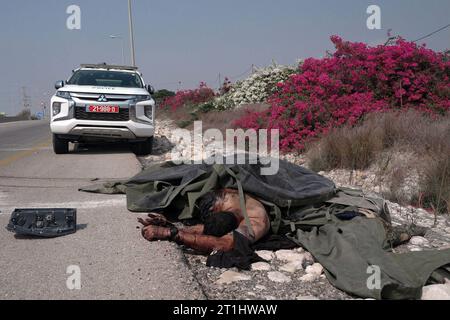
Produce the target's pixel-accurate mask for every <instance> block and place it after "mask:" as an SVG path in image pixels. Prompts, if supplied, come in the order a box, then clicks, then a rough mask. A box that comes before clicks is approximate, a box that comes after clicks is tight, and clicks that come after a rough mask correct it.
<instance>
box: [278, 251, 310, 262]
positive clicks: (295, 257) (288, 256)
mask: <svg viewBox="0 0 450 320" xmlns="http://www.w3.org/2000/svg"><path fill="white" fill-rule="evenodd" d="M275 256H276V257H277V259H278V260H281V261H287V262H292V261H302V262H303V260H305V256H304V255H303V254H301V253H297V252H295V251H294V250H278V251H277V252H275Z"/></svg>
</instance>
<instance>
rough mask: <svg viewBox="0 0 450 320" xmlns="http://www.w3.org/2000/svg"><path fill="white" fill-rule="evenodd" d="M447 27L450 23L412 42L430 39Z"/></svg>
mask: <svg viewBox="0 0 450 320" xmlns="http://www.w3.org/2000/svg"><path fill="white" fill-rule="evenodd" d="M448 27H450V23H449V24H447V25H446V26H443V27H442V28H439V29H437V30H435V31H433V32H431V33H429V34H427V35H425V36H423V37H421V38H419V39H417V40H414V41H413V42H417V41H420V40H423V39H426V38H428V37H431V36H432V35H434V34H436V33H438V32H441V31H442V30H445V29H447V28H448Z"/></svg>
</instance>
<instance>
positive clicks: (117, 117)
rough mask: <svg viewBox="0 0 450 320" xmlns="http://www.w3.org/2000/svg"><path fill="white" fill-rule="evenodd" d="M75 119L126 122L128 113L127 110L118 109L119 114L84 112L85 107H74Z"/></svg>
mask: <svg viewBox="0 0 450 320" xmlns="http://www.w3.org/2000/svg"><path fill="white" fill-rule="evenodd" d="M75 119H79V120H95V121H128V120H130V112H129V109H127V108H120V111H119V113H93V112H86V108H85V107H75Z"/></svg>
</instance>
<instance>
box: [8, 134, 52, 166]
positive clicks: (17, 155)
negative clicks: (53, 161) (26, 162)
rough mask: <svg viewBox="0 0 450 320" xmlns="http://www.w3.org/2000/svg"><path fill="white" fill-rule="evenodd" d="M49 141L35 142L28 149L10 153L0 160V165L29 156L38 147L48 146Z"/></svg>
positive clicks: (38, 148) (37, 149)
mask: <svg viewBox="0 0 450 320" xmlns="http://www.w3.org/2000/svg"><path fill="white" fill-rule="evenodd" d="M50 143H51V140H48V141H47V142H43V143H40V144H37V145H36V146H34V147H32V148H31V149H30V150H25V151H20V152H16V153H14V154H13V155H11V156H9V157H7V158H5V159H3V160H0V167H5V166H8V165H10V164H11V163H13V162H14V161H17V160H20V159H22V158H26V157H28V156H31V155H32V154H33V153H35V152H37V151H39V150H40V149H42V148H45V147H48V146H50Z"/></svg>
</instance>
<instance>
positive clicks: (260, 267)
mask: <svg viewBox="0 0 450 320" xmlns="http://www.w3.org/2000/svg"><path fill="white" fill-rule="evenodd" d="M270 269H272V268H271V267H270V264H268V263H266V262H256V263H253V264H252V271H269V270H270Z"/></svg>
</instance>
